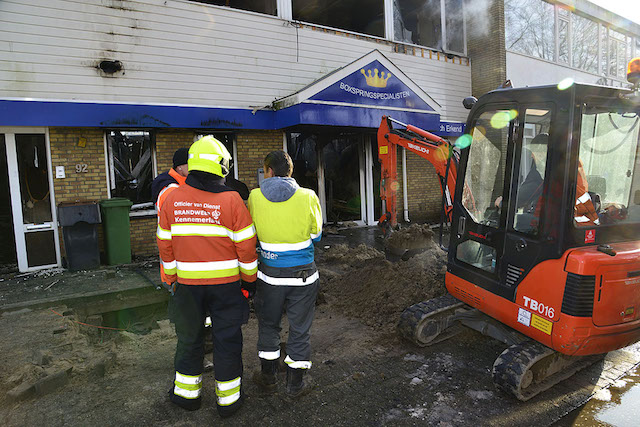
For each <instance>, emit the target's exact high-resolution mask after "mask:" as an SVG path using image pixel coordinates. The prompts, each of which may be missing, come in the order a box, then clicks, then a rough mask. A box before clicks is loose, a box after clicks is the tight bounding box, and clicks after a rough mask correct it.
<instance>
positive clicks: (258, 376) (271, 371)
mask: <svg viewBox="0 0 640 427" xmlns="http://www.w3.org/2000/svg"><path fill="white" fill-rule="evenodd" d="M260 366H261V369H260V370H259V371H257V370H256V371H255V372H254V373H253V382H254V383H256V385H257V386H258V388H259V389H260V391H262V392H263V393H266V394H273V393H275V392H276V389H277V388H278V359H275V360H266V359H260Z"/></svg>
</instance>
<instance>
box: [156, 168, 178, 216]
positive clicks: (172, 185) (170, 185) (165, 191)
mask: <svg viewBox="0 0 640 427" xmlns="http://www.w3.org/2000/svg"><path fill="white" fill-rule="evenodd" d="M163 178H164V179H163ZM172 178H173V179H172ZM186 179H187V177H186V176H182V175H180V174H179V173H178V172H176V171H175V170H174V169H173V168H172V169H170V170H169V172H167V173H166V175H165V174H162V175H158V176H157V177H156V179H155V180H154V181H153V183H152V185H154V184H156V180H157V182H158V184H159V185H162V184H163V183H165V182H166V185H165V186H164V187H162V189H161V190H159V193H158V199H157V200H156V210H157V211H158V214H160V209H161V208H162V204H163V203H164V199H166V198H167V196H168V195H169V193H171V191H173V190H174V189H176V188H178V187H180V186H181V185H182V184H184V182H185V180H186ZM163 181H164V182H163Z"/></svg>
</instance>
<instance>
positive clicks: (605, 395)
mask: <svg viewBox="0 0 640 427" xmlns="http://www.w3.org/2000/svg"><path fill="white" fill-rule="evenodd" d="M593 398H594V399H597V400H601V401H603V402H609V401H610V400H611V392H610V391H609V389H608V388H601V389H600V390H598V391H597V392H596V393H595V394H594V395H593Z"/></svg>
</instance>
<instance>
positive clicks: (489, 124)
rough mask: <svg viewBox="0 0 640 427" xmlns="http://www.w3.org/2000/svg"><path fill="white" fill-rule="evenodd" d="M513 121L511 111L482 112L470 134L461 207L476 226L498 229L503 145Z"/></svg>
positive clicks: (504, 161)
mask: <svg viewBox="0 0 640 427" xmlns="http://www.w3.org/2000/svg"><path fill="white" fill-rule="evenodd" d="M516 117H517V113H516V111H515V110H511V109H500V110H492V111H485V112H484V113H482V114H481V115H480V116H479V117H478V119H477V120H476V122H475V124H474V126H473V128H472V130H471V137H472V142H471V146H470V148H469V150H470V151H469V157H468V163H467V168H466V172H465V178H464V180H465V186H466V187H465V190H466V191H465V194H463V196H462V204H463V205H464V207H465V208H466V210H467V212H469V215H470V216H471V218H472V219H473V221H474V222H476V223H477V224H483V225H486V226H489V227H493V228H498V226H499V219H500V212H501V209H502V203H501V200H502V193H503V189H504V170H505V163H506V155H507V144H508V139H509V134H510V132H511V129H512V126H513V119H515V118H516Z"/></svg>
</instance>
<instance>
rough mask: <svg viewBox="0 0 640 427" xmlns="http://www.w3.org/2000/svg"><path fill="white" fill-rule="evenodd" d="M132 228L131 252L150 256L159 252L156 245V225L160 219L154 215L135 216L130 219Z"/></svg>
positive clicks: (136, 254)
mask: <svg viewBox="0 0 640 427" xmlns="http://www.w3.org/2000/svg"><path fill="white" fill-rule="evenodd" d="M129 223H130V227H129V229H130V230H131V254H132V255H134V256H149V255H157V254H158V246H157V245H156V227H157V226H158V219H157V217H156V216H155V215H154V216H152V217H137V218H136V217H133V218H130V219H129Z"/></svg>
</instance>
